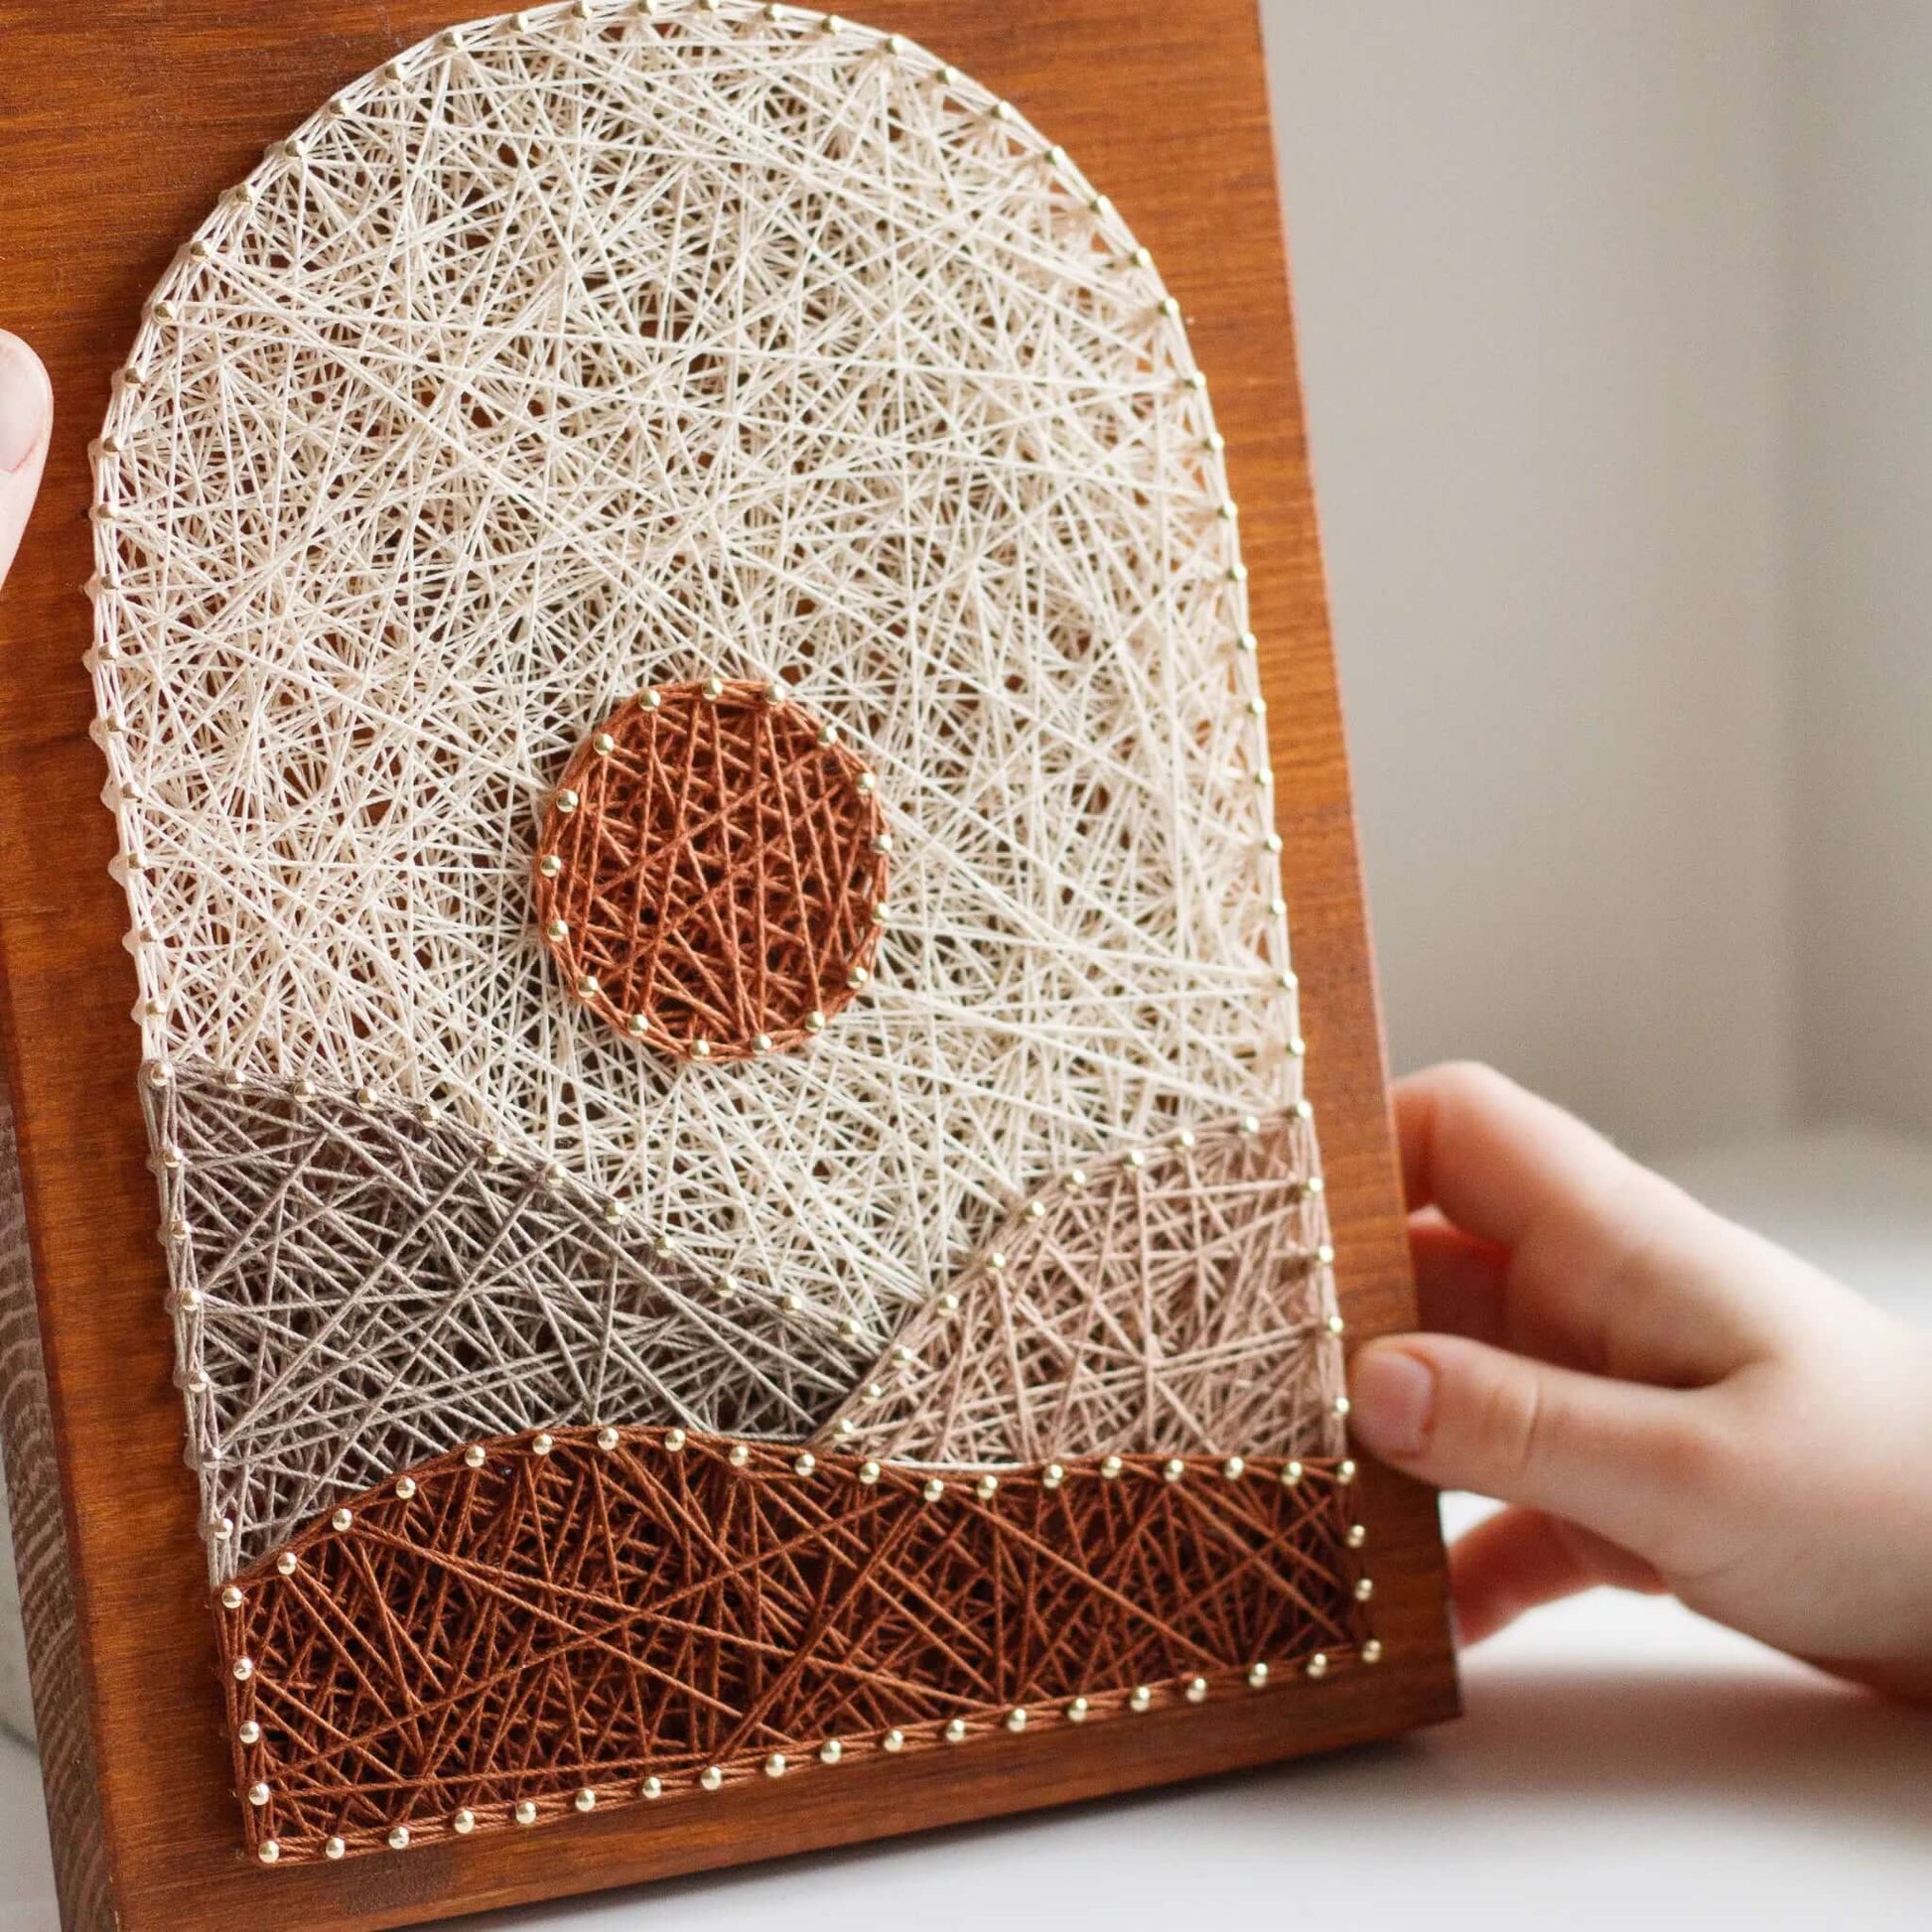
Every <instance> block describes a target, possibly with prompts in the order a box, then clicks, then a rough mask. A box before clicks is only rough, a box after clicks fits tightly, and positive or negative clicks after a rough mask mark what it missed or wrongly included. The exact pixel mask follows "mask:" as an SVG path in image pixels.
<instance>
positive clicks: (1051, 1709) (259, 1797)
mask: <svg viewBox="0 0 1932 1932" xmlns="http://www.w3.org/2000/svg"><path fill="white" fill-rule="evenodd" d="M1354 1654H1355V1655H1356V1656H1357V1657H1358V1658H1359V1659H1360V1660H1361V1662H1362V1663H1364V1664H1366V1665H1370V1666H1373V1665H1376V1664H1379V1663H1380V1662H1381V1661H1382V1655H1383V1650H1382V1643H1381V1640H1380V1639H1379V1638H1377V1637H1369V1638H1366V1639H1365V1640H1364V1641H1363V1642H1362V1644H1361V1645H1360V1647H1359V1648H1358V1649H1357V1650H1356V1652H1355V1653H1354ZM1334 1663H1335V1658H1334V1657H1333V1656H1332V1655H1331V1654H1330V1653H1329V1652H1327V1651H1325V1650H1317V1651H1315V1652H1314V1653H1313V1655H1312V1656H1311V1657H1309V1658H1307V1659H1306V1660H1305V1661H1304V1662H1303V1663H1302V1664H1301V1665H1300V1667H1299V1669H1300V1674H1301V1675H1302V1676H1303V1677H1305V1678H1308V1679H1311V1680H1313V1681H1317V1682H1318V1681H1319V1680H1320V1679H1322V1678H1324V1677H1326V1676H1327V1675H1328V1673H1329V1671H1330V1670H1331V1669H1332V1668H1333V1666H1334ZM1276 1676H1277V1673H1276V1672H1275V1671H1274V1670H1273V1669H1271V1667H1270V1666H1269V1665H1268V1664H1267V1663H1265V1662H1259V1661H1258V1662H1256V1663H1253V1664H1250V1665H1249V1666H1248V1668H1247V1669H1246V1670H1245V1671H1243V1672H1242V1673H1241V1680H1242V1682H1243V1683H1244V1684H1246V1685H1247V1687H1248V1689H1249V1690H1251V1691H1261V1690H1266V1689H1267V1688H1268V1686H1269V1684H1270V1683H1271V1682H1274V1681H1276ZM1212 1691H1213V1686H1212V1685H1211V1684H1210V1682H1209V1680H1208V1679H1207V1678H1205V1677H1198V1676H1197V1677H1188V1678H1176V1679H1174V1680H1173V1681H1172V1682H1171V1683H1168V1684H1165V1685H1156V1684H1137V1685H1135V1686H1134V1688H1133V1689H1132V1690H1131V1691H1129V1692H1127V1693H1126V1695H1125V1696H1120V1695H1119V1694H1116V1696H1115V1697H1114V1698H1113V1699H1107V1698H1088V1697H1074V1698H1069V1699H1068V1700H1066V1702H1065V1703H1063V1704H1053V1705H1049V1706H1047V1707H1045V1708H1044V1709H1041V1708H1040V1707H1036V1706H1030V1705H1024V1704H1016V1705H1013V1706H1011V1707H1009V1708H1008V1709H1007V1710H1006V1711H1005V1712H1004V1713H1003V1714H1002V1715H1001V1716H1000V1718H999V1719H998V1721H997V1724H996V1725H992V1726H984V1725H983V1726H981V1727H980V1729H979V1733H978V1734H981V1735H986V1734H990V1732H991V1731H993V1730H1005V1731H1007V1732H1009V1733H1012V1734H1013V1735H1016V1736H1017V1735H1019V1734H1020V1733H1021V1732H1023V1731H1026V1730H1028V1729H1030V1728H1036V1727H1037V1725H1038V1723H1039V1721H1040V1720H1041V1719H1046V1720H1049V1721H1050V1720H1051V1719H1054V1718H1058V1719H1060V1720H1062V1721H1063V1722H1065V1723H1067V1724H1071V1725H1080V1724H1085V1723H1087V1722H1088V1721H1089V1720H1090V1719H1094V1718H1106V1717H1109V1716H1119V1715H1121V1714H1123V1713H1125V1714H1128V1715H1133V1716H1144V1715H1145V1714H1146V1713H1148V1712H1150V1711H1153V1710H1155V1709H1157V1708H1158V1707H1159V1706H1160V1705H1161V1704H1162V1703H1163V1701H1164V1695H1165V1699H1166V1701H1168V1702H1172V1701H1173V1699H1174V1697H1175V1696H1176V1695H1177V1697H1178V1699H1179V1701H1180V1702H1182V1703H1185V1704H1189V1705H1201V1704H1205V1703H1206V1702H1207V1700H1208V1698H1209V1696H1210V1695H1211V1694H1212ZM249 1733H252V1735H250V1734H249ZM260 1734H261V1733H260V1727H259V1726H258V1725H253V1724H249V1725H243V1726H242V1741H243V1742H244V1743H253V1742H257V1741H259V1738H260ZM974 1735H975V1727H974V1726H973V1725H970V1724H969V1723H968V1722H967V1721H966V1720H965V1719H964V1718H952V1719H949V1720H948V1721H947V1722H946V1723H945V1724H943V1725H939V1724H935V1725H929V1726H915V1727H914V1728H912V1729H909V1730H908V1729H904V1728H901V1727H899V1726H897V1725H895V1726H894V1727H893V1728H891V1729H889V1730H886V1731H882V1732H881V1733H879V1735H878V1736H877V1737H875V1738H872V1739H870V1740H869V1741H870V1743H871V1744H872V1746H873V1748H874V1749H876V1750H878V1751H882V1752H884V1753H886V1754H887V1755H889V1756H897V1754H898V1753H899V1752H901V1751H903V1750H904V1749H905V1748H906V1746H907V1745H908V1744H916V1743H918V1742H920V1741H922V1740H923V1741H925V1742H927V1743H933V1742H942V1743H946V1744H964V1743H966V1742H967V1741H968V1740H969V1739H970V1738H971V1737H972V1736H974ZM856 1754H866V1753H864V1752H863V1750H862V1751H861V1752H860V1753H856ZM814 1755H815V1756H816V1757H817V1759H818V1761H819V1762H820V1763H821V1764H828V1765H830V1764H840V1763H843V1762H845V1761H846V1759H847V1758H848V1757H850V1756H852V1755H855V1753H854V1751H853V1750H852V1748H851V1747H850V1746H848V1745H847V1743H846V1741H845V1740H844V1739H843V1738H841V1737H827V1738H826V1739H825V1740H824V1741H823V1742H822V1743H821V1744H820V1745H819V1746H818V1749H817V1751H816V1752H815V1753H814ZM793 1768H794V1761H793V1759H792V1758H791V1757H789V1756H788V1755H787V1754H786V1753H785V1752H783V1751H772V1752H769V1753H768V1754H767V1755H766V1756H765V1757H764V1758H763V1760H762V1761H761V1762H759V1764H757V1765H756V1766H754V1765H746V1766H744V1767H743V1770H742V1773H739V1772H737V1771H736V1767H735V1770H734V1771H727V1769H726V1767H725V1766H724V1765H722V1764H707V1765H706V1766H705V1767H704V1768H703V1769H702V1770H700V1771H697V1772H695V1773H692V1774H689V1775H688V1777H687V1778H686V1779H685V1780H683V1781H682V1782H683V1788H685V1789H687V1790H697V1791H704V1792H715V1791H721V1790H723V1789H724V1787H725V1786H726V1784H727V1783H730V1782H733V1781H734V1776H735V1775H742V1776H743V1777H745V1778H751V1777H754V1776H756V1775H757V1774H758V1773H759V1772H762V1774H763V1775H764V1776H765V1777H767V1778H774V1779H775V1778H781V1777H783V1776H784V1775H785V1774H786V1773H787V1772H788V1771H790V1770H792V1769H793ZM679 1783H680V1781H679V1780H677V1779H669V1778H663V1777H658V1776H654V1775H653V1776H647V1777H644V1778H642V1779H640V1780H639V1781H638V1783H637V1785H636V1787H635V1795H636V1796H637V1797H638V1798H641V1799H644V1800H646V1801H651V1800H655V1799H658V1798H662V1797H664V1796H666V1795H667V1794H668V1793H670V1792H672V1791H674V1790H676V1789H677V1788H678V1787H679ZM247 1798H248V1802H249V1803H250V1804H251V1805H254V1806H256V1807H258V1808H265V1807H266V1806H267V1805H269V1804H270V1803H271V1802H272V1801H273V1798H274V1792H273V1790H272V1789H271V1787H270V1786H269V1785H268V1784H266V1783H263V1782H257V1783H255V1784H251V1785H250V1786H249V1787H248V1791H247ZM598 1798H599V1792H598V1788H597V1787H596V1786H594V1785H584V1786H581V1787H580V1788H579V1789H578V1791H577V1792H576V1793H575V1794H574V1796H573V1797H572V1798H571V1800H570V1806H571V1809H572V1810H573V1811H577V1812H592V1811H595V1810H596V1809H597V1806H598ZM504 1816H505V1817H506V1818H507V1819H508V1820H510V1821H512V1822H514V1823H515V1824H518V1825H534V1824H536V1823H537V1822H538V1821H539V1819H540V1818H541V1817H542V1816H543V1808H542V1807H541V1806H540V1805H539V1804H538V1803H537V1801H536V1800H535V1799H532V1798H522V1799H519V1800H517V1801H516V1803H515V1804H514V1805H512V1806H510V1807H508V1808H507V1809H506V1811H505V1813H504ZM479 1822H481V1821H480V1820H479V1817H478V1814H477V1812H476V1811H474V1810H472V1809H471V1808H469V1807H468V1806H466V1807H464V1808H463V1809H461V1810H459V1811H456V1812H454V1813H453V1814H452V1815H451V1817H450V1819H449V1829H450V1830H451V1831H452V1832H454V1833H456V1834H457V1836H459V1837H463V1838H467V1837H468V1836H469V1835H470V1834H471V1833H472V1832H474V1831H475V1830H476V1828H477V1825H478V1824H479ZM385 1842H386V1843H387V1845H388V1846H389V1849H390V1850H391V1851H394V1852H404V1851H407V1850H408V1849H409V1846H410V1843H411V1832H410V1828H409V1827H408V1826H407V1825H395V1826H392V1827H391V1828H390V1830H389V1832H388V1833H387V1835H386V1840H385ZM347 1850H348V1846H347V1842H346V1841H345V1839H343V1838H340V1837H333V1836H332V1837H331V1838H329V1839H328V1840H326V1841H325V1842H324V1845H323V1854H324V1856H325V1857H327V1858H330V1859H340V1858H342V1857H343V1856H344V1855H345V1853H346V1852H347ZM281 1855H282V1854H281V1846H280V1845H279V1843H278V1842H277V1841H276V1840H274V1839H266V1840H264V1841H263V1842H262V1844H261V1846H260V1847H259V1848H258V1850H257V1853H256V1856H257V1857H258V1858H259V1859H260V1860H261V1862H262V1863H264V1864H273V1863H276V1862H277V1860H279V1859H280V1857H281Z"/></svg>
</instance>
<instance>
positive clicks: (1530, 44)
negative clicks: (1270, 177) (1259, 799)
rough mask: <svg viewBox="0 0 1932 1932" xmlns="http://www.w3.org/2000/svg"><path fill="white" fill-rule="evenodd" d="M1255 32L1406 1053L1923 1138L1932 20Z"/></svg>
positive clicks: (1334, 21)
mask: <svg viewBox="0 0 1932 1932" xmlns="http://www.w3.org/2000/svg"><path fill="white" fill-rule="evenodd" d="M1263 14H1264V19H1265V23H1266V27H1267V32H1268V50H1269V58H1270V66H1271V72H1272V79H1273V85H1274V95H1275V111H1276V120H1277V128H1278V135H1279V140H1280V147H1281V153H1282V160H1283V174H1284V196H1285V201H1286V205H1287V208H1288V216H1289V230H1290V241H1291V254H1292V258H1293V265H1294V273H1295V288H1296V298H1297V311H1298V322H1299V327H1300V339H1301V349H1302V356H1303V363H1304V372H1305V377H1306V384H1307V389H1308V402H1309V415H1310V424H1311V440H1312V446H1313V455H1314V466H1315V482H1316V490H1317V495H1318V499H1319V502H1320V506H1321V513H1322V519H1323V525H1324V536H1325V540H1326V547H1327V557H1328V565H1329V572H1330V579H1331V584H1332V590H1333V601H1334V612H1335V622H1336V630H1337V637H1338V643H1339V650H1340V656H1341V664H1342V679H1343V691H1344V697H1345V701H1346V704H1347V708H1348V723H1349V728H1350V738H1351V744H1352V748H1353V753H1354V759H1355V770H1356V780H1357V786H1358V797H1359V805H1360V811H1361V816H1362V822H1363V829H1364V835H1365V843H1366V852H1367V870H1368V882H1369V893H1370V900H1371V904H1372V907H1373V911H1374V916H1375V925H1376V937H1377V941H1378V948H1379V954H1380V964H1381V971H1382V982H1383V990H1384V994H1385V998H1386V1002H1387V1008H1388V1017H1389V1027H1390V1034H1391V1044H1392V1050H1393V1053H1394V1057H1395V1060H1396V1062H1397V1064H1398V1065H1399V1066H1408V1065H1415V1064H1418V1063H1421V1062H1423V1061H1426V1060H1429V1059H1433V1058H1436V1057H1439V1056H1442V1055H1446V1054H1451V1053H1477V1054H1481V1055H1484V1056H1486V1057H1489V1058H1493V1059H1495V1060H1497V1061H1498V1062H1499V1063H1501V1064H1502V1065H1504V1066H1505V1067H1507V1068H1508V1069H1509V1070H1510V1071H1512V1072H1514V1073H1516V1074H1518V1075H1519V1076H1520V1077H1522V1078H1524V1079H1526V1080H1529V1081H1531V1082H1532V1083H1534V1084H1536V1085H1538V1086H1541V1087H1543V1088H1545V1089H1547V1090H1549V1091H1550V1092H1552V1093H1554V1094H1556V1095H1558V1096H1559V1097H1561V1098H1563V1099H1565V1100H1566V1101H1568V1102H1570V1103H1571V1104H1573V1105H1575V1106H1577V1107H1579V1108H1580V1109H1581V1110H1582V1111H1584V1112H1585V1113H1587V1114H1588V1115H1589V1116H1591V1117H1592V1118H1593V1119H1596V1120H1597V1121H1599V1122H1600V1123H1601V1124H1602V1125H1604V1126H1605V1127H1607V1128H1609V1129H1610V1130H1611V1131H1613V1132H1615V1133H1616V1134H1617V1135H1619V1136H1620V1137H1622V1138H1624V1139H1625V1140H1627V1141H1628V1142H1629V1143H1631V1144H1632V1145H1633V1146H1635V1147H1637V1148H1639V1149H1641V1150H1643V1151H1646V1152H1651V1153H1655V1152H1659V1151H1664V1150H1674V1149H1681V1148H1684V1147H1688V1146H1694V1145H1698V1144H1702V1143H1709V1142H1713V1141H1730V1140H1735V1139H1737V1138H1740V1137H1749V1136H1756V1135H1761V1134H1765V1133H1771V1132H1775V1131H1778V1130H1780V1129H1784V1128H1789V1127H1791V1126H1793V1125H1794V1124H1798V1123H1803V1122H1812V1121H1817V1120H1820V1119H1835V1120H1855V1121H1863V1122H1868V1123H1874V1124H1877V1125H1881V1126H1884V1127H1888V1128H1892V1129H1895V1130H1901V1131H1906V1132H1920V1131H1925V1130H1928V1129H1932V890H1929V889H1928V887H1929V882H1932V378H1928V375H1927V372H1926V370H1927V360H1928V351H1932V6H1928V5H1927V4H1925V0H1858V4H1836V0H1350V4H1347V5H1335V4H1331V0H1263Z"/></svg>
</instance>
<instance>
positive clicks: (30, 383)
mask: <svg viewBox="0 0 1932 1932" xmlns="http://www.w3.org/2000/svg"><path fill="white" fill-rule="evenodd" d="M49 402H50V398H49V396H48V393H47V376H46V374H45V373H44V372H43V370H42V368H41V365H40V361H39V359H38V357H36V355H35V354H34V351H33V350H32V349H31V348H29V347H28V346H27V345H26V344H25V343H23V342H22V341H21V340H20V338H19V337H18V336H10V335H8V334H7V332H6V331H5V330H4V329H0V475H5V476H9V477H10V476H12V475H13V473H14V472H15V471H16V470H18V469H19V468H20V466H21V465H22V464H23V463H25V462H26V461H27V459H28V458H29V457H30V456H32V455H33V454H34V452H35V451H36V450H38V449H39V448H40V446H41V438H42V437H43V436H45V435H46V434H47V419H48V410H49Z"/></svg>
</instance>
